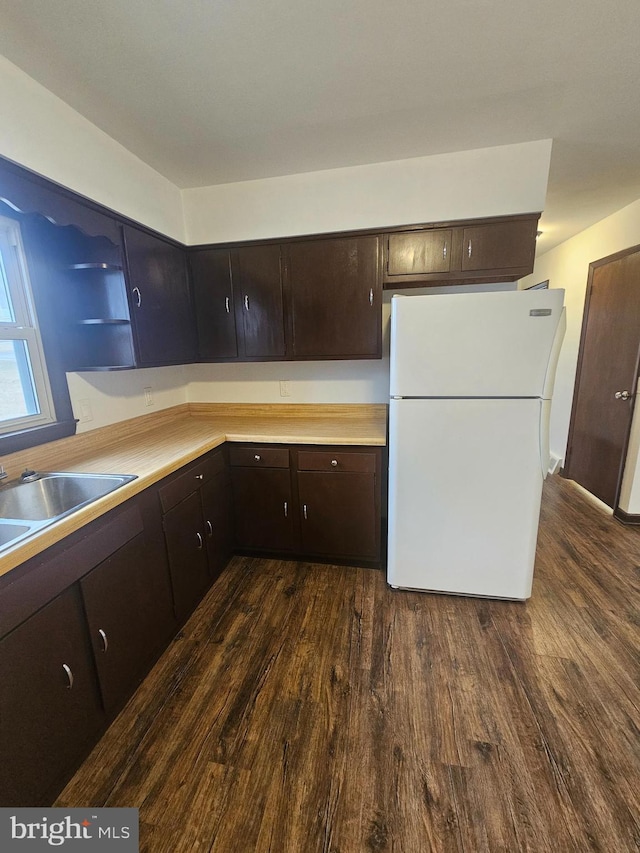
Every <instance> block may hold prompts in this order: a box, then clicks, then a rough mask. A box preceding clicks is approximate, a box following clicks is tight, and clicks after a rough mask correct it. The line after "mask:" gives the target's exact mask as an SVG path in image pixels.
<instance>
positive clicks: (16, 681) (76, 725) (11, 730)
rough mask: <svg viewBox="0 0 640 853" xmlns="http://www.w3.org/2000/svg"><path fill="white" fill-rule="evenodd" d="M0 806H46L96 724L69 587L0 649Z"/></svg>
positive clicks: (90, 676)
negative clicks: (0, 758) (0, 757)
mask: <svg viewBox="0 0 640 853" xmlns="http://www.w3.org/2000/svg"><path fill="white" fill-rule="evenodd" d="M0 720H1V721H2V724H1V725H0V756H2V760H0V805H2V806H35V805H42V804H45V803H47V802H50V801H51V800H52V799H53V798H54V796H55V794H56V793H57V791H58V789H59V788H60V787H61V786H62V785H63V784H64V782H65V781H66V780H67V778H68V776H69V775H70V774H71V773H72V772H73V771H74V770H75V768H76V765H77V764H78V762H79V761H80V760H81V758H82V757H83V755H84V753H85V752H86V747H87V743H88V742H89V741H90V740H91V739H92V737H93V736H95V734H96V733H97V731H98V729H99V728H100V726H101V725H102V724H103V712H102V709H101V707H100V699H99V696H98V689H97V685H96V682H95V676H94V670H93V662H92V661H91V649H90V646H89V638H88V636H87V631H86V626H85V622H84V615H83V613H82V603H81V600H80V591H79V589H78V587H77V585H76V586H73V587H70V588H69V589H68V590H67V591H66V592H64V593H63V594H62V595H60V596H59V597H58V598H56V599H55V600H54V601H52V602H51V603H50V604H48V605H47V606H46V607H44V608H43V609H42V610H40V611H39V612H38V613H36V614H35V616H32V617H31V618H30V619H28V620H27V621H26V622H24V623H23V624H22V625H20V626H19V627H18V628H16V629H15V631H13V632H12V633H11V634H9V635H8V636H7V637H6V638H5V639H4V640H2V642H0Z"/></svg>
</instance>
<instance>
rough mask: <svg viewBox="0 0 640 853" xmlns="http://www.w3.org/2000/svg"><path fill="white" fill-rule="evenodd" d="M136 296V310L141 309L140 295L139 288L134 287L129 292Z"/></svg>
mask: <svg viewBox="0 0 640 853" xmlns="http://www.w3.org/2000/svg"><path fill="white" fill-rule="evenodd" d="M131 292H132V293H134V294H135V296H136V308H142V294H141V293H140V288H139V287H134V288H133V290H132V291H131Z"/></svg>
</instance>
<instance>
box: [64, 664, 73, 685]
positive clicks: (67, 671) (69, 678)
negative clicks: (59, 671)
mask: <svg viewBox="0 0 640 853" xmlns="http://www.w3.org/2000/svg"><path fill="white" fill-rule="evenodd" d="M62 668H63V669H64V671H65V675H66V676H67V689H68V690H71V688H72V687H73V673H72V672H71V667H70V666H67V665H66V663H63V664H62Z"/></svg>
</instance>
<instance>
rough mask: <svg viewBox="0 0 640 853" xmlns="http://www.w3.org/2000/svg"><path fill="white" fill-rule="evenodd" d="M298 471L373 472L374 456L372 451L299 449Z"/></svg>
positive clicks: (374, 468)
mask: <svg viewBox="0 0 640 853" xmlns="http://www.w3.org/2000/svg"><path fill="white" fill-rule="evenodd" d="M298 471H355V472H356V473H361V474H375V471H376V457H375V454H374V453H341V452H338V453H335V452H333V451H326V450H301V451H300V452H299V453H298Z"/></svg>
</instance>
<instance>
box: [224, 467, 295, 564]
mask: <svg viewBox="0 0 640 853" xmlns="http://www.w3.org/2000/svg"><path fill="white" fill-rule="evenodd" d="M231 481H232V484H233V505H234V512H235V529H236V545H237V546H238V548H240V549H242V550H245V549H246V550H260V551H292V550H293V549H294V528H293V507H292V501H291V472H290V471H289V469H288V468H244V467H237V468H232V469H231Z"/></svg>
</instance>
